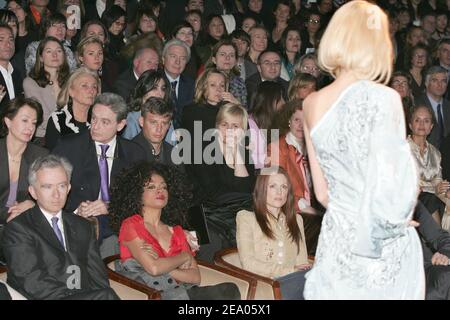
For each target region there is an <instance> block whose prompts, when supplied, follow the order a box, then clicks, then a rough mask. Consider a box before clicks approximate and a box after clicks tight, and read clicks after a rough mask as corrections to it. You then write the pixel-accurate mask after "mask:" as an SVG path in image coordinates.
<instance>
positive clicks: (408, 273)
mask: <svg viewBox="0 0 450 320" xmlns="http://www.w3.org/2000/svg"><path fill="white" fill-rule="evenodd" d="M338 26H339V27H338ZM350 30H351V31H350ZM349 34H351V36H349ZM392 56H393V55H392V44H391V42H390V39H389V33H388V20H387V17H386V15H385V14H384V13H383V12H382V11H381V9H380V8H379V7H377V6H376V5H373V4H370V3H368V2H365V1H352V2H349V3H347V4H345V5H344V6H342V7H341V8H340V9H339V10H338V11H337V12H336V13H335V15H334V16H333V18H332V20H331V21H330V24H329V26H328V29H327V30H326V31H325V33H324V36H323V37H322V40H321V44H320V47H319V62H320V64H321V66H322V68H324V69H325V70H326V71H328V72H330V73H331V74H332V75H333V76H334V77H335V78H336V80H335V81H334V82H333V83H332V84H331V85H329V86H327V87H325V88H323V89H322V90H320V91H318V92H317V93H312V94H311V95H310V96H308V98H307V99H306V100H305V102H304V114H305V126H304V127H305V134H306V142H307V148H308V154H309V155H310V165H311V173H312V176H313V182H314V189H315V193H316V196H317V199H318V200H319V201H320V202H321V203H322V204H323V205H324V206H325V207H326V208H327V212H326V213H325V215H324V219H323V222H322V228H321V233H320V236H319V242H318V247H317V252H316V259H315V263H314V266H313V268H312V270H311V271H310V272H308V274H307V275H306V284H305V290H304V296H305V298H306V299H424V296H425V278H424V270H423V257H422V249H421V244H420V241H419V238H418V235H417V232H416V231H415V230H414V227H413V225H415V223H414V222H412V221H411V218H412V214H413V210H414V207H415V204H416V201H417V200H416V199H417V193H418V176H417V170H416V167H415V163H414V159H413V157H412V155H411V151H410V148H409V145H408V143H407V141H406V137H405V121H404V114H403V110H402V104H401V100H400V96H399V95H398V93H397V92H395V91H394V90H392V89H390V88H388V87H385V86H384V85H382V84H380V83H381V82H387V81H388V79H389V77H390V74H391V72H392V70H391V69H392V66H391V64H392V63H391V62H392Z"/></svg>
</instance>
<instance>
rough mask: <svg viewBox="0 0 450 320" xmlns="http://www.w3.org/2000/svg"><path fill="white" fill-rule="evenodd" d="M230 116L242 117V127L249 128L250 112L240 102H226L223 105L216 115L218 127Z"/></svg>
mask: <svg viewBox="0 0 450 320" xmlns="http://www.w3.org/2000/svg"><path fill="white" fill-rule="evenodd" d="M230 117H239V118H241V129H243V130H244V131H246V130H247V122H248V114H247V110H245V108H244V107H242V106H241V105H240V104H235V103H231V102H229V103H226V104H224V105H222V106H221V107H220V109H219V112H218V113H217V116H216V127H218V126H219V125H220V124H221V123H222V122H224V121H225V120H227V119H229V118H230Z"/></svg>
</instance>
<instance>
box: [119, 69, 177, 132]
mask: <svg viewBox="0 0 450 320" xmlns="http://www.w3.org/2000/svg"><path fill="white" fill-rule="evenodd" d="M150 97H158V98H162V99H164V100H165V101H166V102H168V103H169V99H170V85H169V81H168V80H167V78H166V77H165V75H164V72H163V71H161V70H147V71H145V72H144V73H142V74H141V76H140V77H139V80H138V82H137V83H136V86H135V87H134V89H133V91H132V93H131V95H130V97H129V99H128V116H127V126H126V127H125V130H124V132H123V133H122V137H124V138H127V139H130V140H131V139H133V138H134V137H135V136H137V135H138V134H139V132H141V127H140V126H139V117H140V116H141V106H142V105H143V104H144V103H145V101H147V99H148V98H150ZM171 131H173V125H172V130H171Z"/></svg>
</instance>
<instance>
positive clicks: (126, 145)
mask: <svg viewBox="0 0 450 320" xmlns="http://www.w3.org/2000/svg"><path fill="white" fill-rule="evenodd" d="M52 153H54V154H58V155H60V156H63V157H65V158H67V159H68V160H69V161H70V163H71V164H72V165H73V172H72V180H71V185H72V188H71V191H70V194H69V197H68V199H67V202H66V206H65V210H67V211H69V212H73V211H75V210H76V209H77V208H78V206H79V205H80V203H81V202H83V201H87V200H89V201H95V200H97V199H98V195H99V192H100V170H99V167H98V158H97V151H96V149H95V143H94V141H93V140H92V139H91V135H90V132H89V131H87V132H84V133H81V134H77V135H70V136H65V137H63V138H62V139H61V140H60V141H59V143H58V144H57V145H56V147H55V149H53V151H52ZM141 160H145V155H144V151H143V150H142V148H141V147H140V146H138V145H137V144H135V143H134V142H131V141H129V140H126V139H123V138H121V137H117V144H116V150H115V153H114V160H113V166H112V168H111V176H110V185H111V183H113V182H114V178H115V176H116V175H117V174H118V173H119V172H120V171H121V170H122V169H124V168H129V167H131V166H132V165H133V164H135V163H136V162H139V161H141ZM97 218H98V221H99V227H100V230H99V231H100V236H99V238H100V240H102V239H104V238H107V237H109V236H110V235H112V234H113V232H112V230H111V229H110V227H109V218H108V216H107V215H101V216H98V217H97Z"/></svg>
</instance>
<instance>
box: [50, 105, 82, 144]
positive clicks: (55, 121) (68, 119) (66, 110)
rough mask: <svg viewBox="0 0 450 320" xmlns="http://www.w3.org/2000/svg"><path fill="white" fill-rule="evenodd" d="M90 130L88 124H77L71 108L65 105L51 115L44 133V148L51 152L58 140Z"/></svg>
mask: <svg viewBox="0 0 450 320" xmlns="http://www.w3.org/2000/svg"><path fill="white" fill-rule="evenodd" d="M89 128H90V124H89V122H79V121H77V120H76V119H75V117H74V115H73V111H72V107H71V106H70V105H67V106H65V107H63V108H62V109H61V110H58V111H55V112H53V113H52V114H51V116H50V118H49V119H48V122H47V130H46V132H45V146H46V147H47V148H48V149H49V150H52V149H53V148H54V147H55V146H56V144H57V143H58V140H59V139H61V137H64V136H66V135H69V134H79V133H82V132H85V131H87V130H88V129H89Z"/></svg>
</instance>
